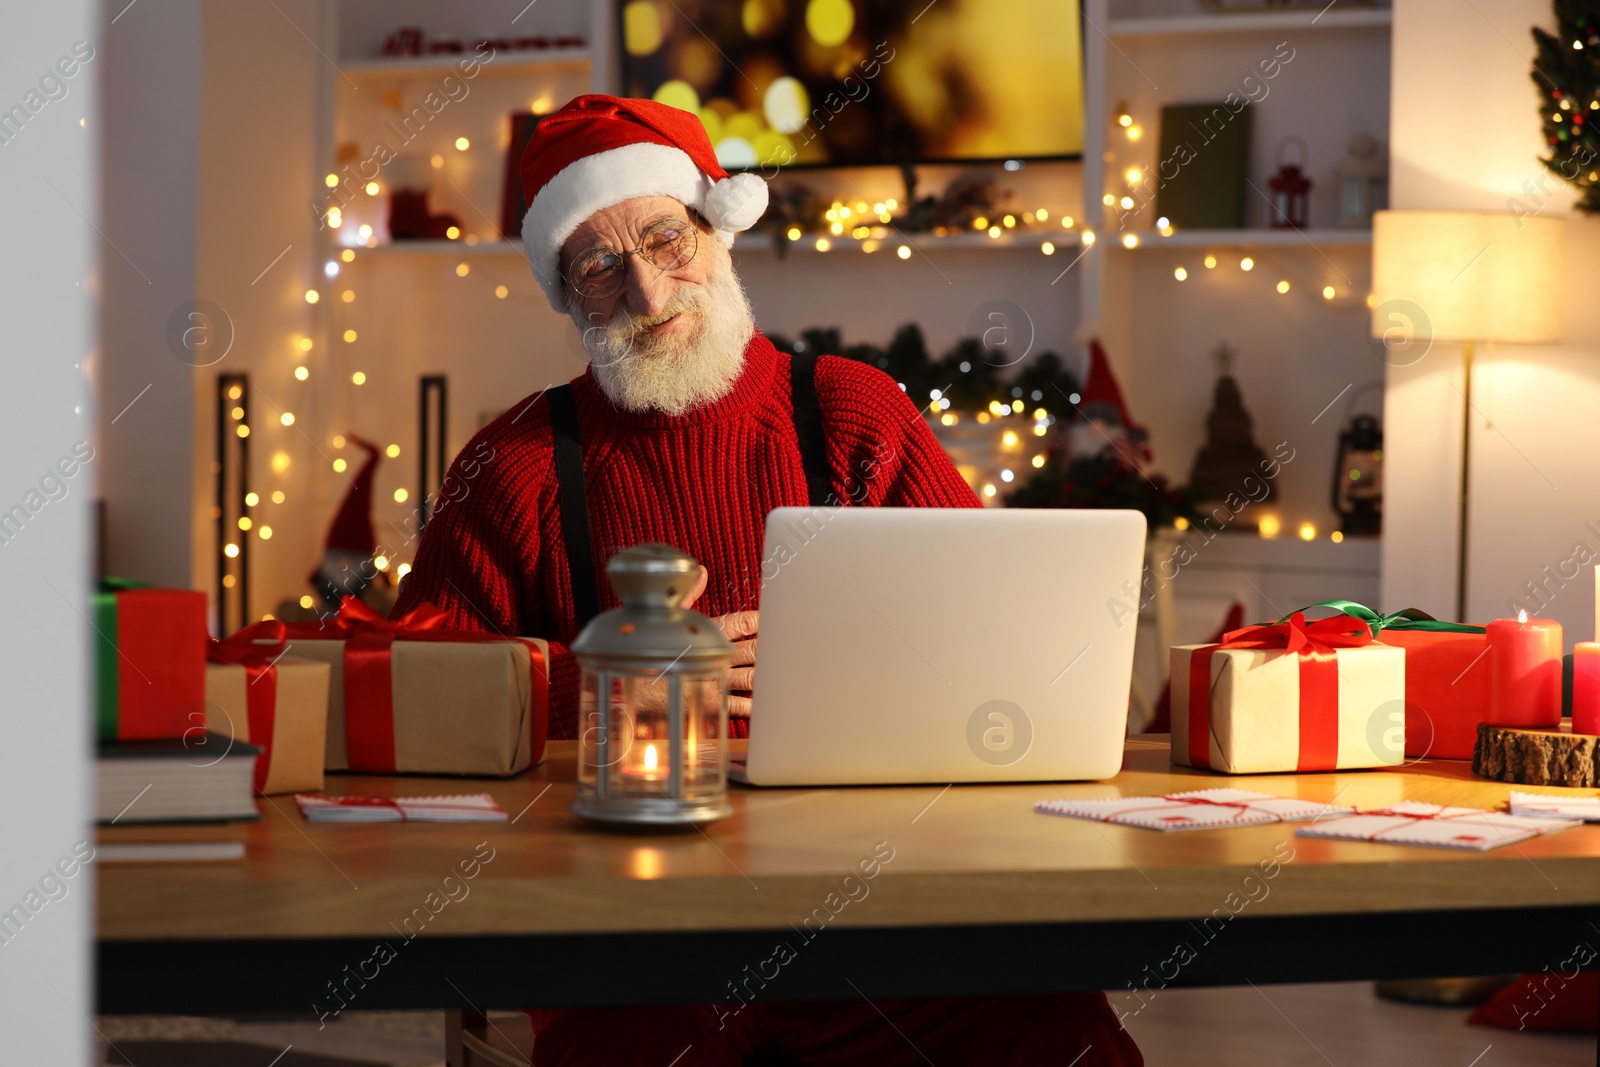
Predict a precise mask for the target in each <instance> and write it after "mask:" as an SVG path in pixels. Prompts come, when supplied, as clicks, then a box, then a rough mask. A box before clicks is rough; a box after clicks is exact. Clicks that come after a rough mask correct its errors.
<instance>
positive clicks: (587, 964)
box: [97, 739, 1600, 1013]
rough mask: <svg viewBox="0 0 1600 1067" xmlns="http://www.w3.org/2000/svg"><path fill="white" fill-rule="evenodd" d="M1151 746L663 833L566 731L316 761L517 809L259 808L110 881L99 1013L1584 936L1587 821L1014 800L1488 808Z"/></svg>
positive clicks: (1482, 953)
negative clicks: (1377, 837)
mask: <svg viewBox="0 0 1600 1067" xmlns="http://www.w3.org/2000/svg"><path fill="white" fill-rule="evenodd" d="M1167 757H1168V753H1167V747H1166V745H1165V743H1164V742H1163V741H1159V740H1158V741H1149V740H1143V739H1135V740H1132V741H1130V742H1129V743H1128V749H1127V756H1126V759H1125V763H1124V770H1123V772H1122V773H1121V774H1120V775H1118V776H1117V778H1115V779H1114V780H1112V781H1109V782H1087V783H1070V784H1060V785H1054V784H1032V785H998V786H968V785H958V786H954V787H945V786H942V785H931V786H915V787H905V786H895V787H873V788H854V789H837V788H828V789H776V790H746V789H740V788H737V787H735V790H734V793H733V805H734V809H735V814H734V815H733V817H731V818H729V819H727V820H724V821H723V822H720V823H717V824H715V825H714V826H712V827H709V828H708V829H707V830H706V831H705V832H704V833H701V832H698V831H692V830H691V831H689V832H687V833H682V834H671V835H665V834H651V835H622V834H614V833H607V832H602V831H597V830H593V829H590V828H589V827H587V826H586V825H585V824H583V823H581V822H579V821H578V820H577V819H575V818H574V817H573V816H572V815H571V814H570V813H569V812H568V805H569V803H570V801H571V799H572V794H573V770H574V747H573V746H572V745H571V744H559V743H558V744H553V745H552V746H551V753H550V757H549V759H548V760H547V762H546V763H545V764H544V765H543V766H541V767H538V768H535V769H534V770H533V771H532V772H530V773H529V774H526V775H524V776H522V777H520V778H517V779H514V780H511V781H501V782H479V781H470V782H469V781H462V780H452V779H414V778H410V779H407V778H364V777H354V776H352V777H340V776H332V777H330V779H329V782H328V789H329V791H330V792H336V793H372V794H412V795H415V794H429V793H448V792H463V791H476V790H479V789H486V790H487V791H489V792H490V793H492V794H494V795H495V797H496V798H498V800H499V801H500V803H501V805H502V806H503V807H504V808H505V809H506V810H507V811H508V812H509V813H511V814H512V815H514V816H515V818H514V820H513V821H512V822H511V823H510V824H509V825H506V824H500V825H485V824H477V825H462V826H446V825H422V824H408V825H399V824H390V825H379V826H328V825H320V826H311V825H308V824H306V823H305V822H304V821H303V820H302V819H301V818H300V816H299V814H298V812H297V810H296V808H295V805H294V803H293V800H292V798H289V797H275V798H271V799H270V800H262V801H260V807H261V812H262V821H261V822H260V823H259V824H256V825H253V826H251V827H250V828H249V829H248V831H247V837H246V841H247V846H248V850H249V856H248V858H247V859H246V860H245V861H244V862H242V863H235V864H216V865H202V864H194V865H167V866H154V865H151V866H118V867H111V866H108V867H105V868H103V869H100V870H99V871H98V879H99V882H98V886H99V889H98V900H97V905H98V910H99V946H98V957H99V995H100V1001H99V1010H101V1011H103V1012H108V1013H121V1012H205V1011H219V1012H220V1011H246V1010H248V1011H278V1010H286V1011H301V1010H306V1009H307V1008H308V1007H311V1008H312V1010H331V1009H332V1008H333V1007H335V1006H336V1004H337V1002H336V1001H335V1000H333V999H332V995H331V994H332V993H334V992H341V994H342V997H343V1000H344V1002H345V1003H346V1004H347V1005H348V1006H349V1007H351V1008H360V1009H372V1008H454V1007H463V1008H464V1007H474V1008H482V1007H485V1006H491V1007H514V1006H517V1005H522V1004H539V1003H545V1004H555V1003H604V1002H614V1003H627V1002H650V1001H656V1002H688V1001H713V1000H728V999H731V996H732V993H733V989H734V987H735V986H742V987H744V988H746V989H749V990H751V991H752V992H753V993H755V995H759V996H761V997H765V998H773V999H791V998H792V999H801V998H819V997H833V998H837V997H851V996H855V995H857V993H860V994H863V995H867V996H878V995H931V994H939V993H943V994H978V993H1017V992H1027V991H1040V990H1048V989H1107V990H1111V991H1113V994H1114V995H1113V997H1112V1000H1113V1005H1115V1004H1117V1002H1118V997H1117V996H1116V995H1115V993H1116V992H1117V991H1120V992H1121V994H1122V996H1123V997H1124V998H1129V1000H1130V1003H1131V1002H1132V1001H1131V998H1132V997H1133V996H1134V993H1133V992H1132V990H1133V989H1134V988H1136V987H1146V988H1151V989H1154V988H1160V987H1161V986H1163V985H1174V986H1176V985H1223V984H1230V985H1231V984H1243V983H1244V982H1245V981H1246V980H1248V981H1251V982H1255V983H1257V984H1260V983H1263V982H1282V981H1308V980H1313V979H1316V980H1342V979H1356V978H1399V977H1425V976H1439V975H1469V974H1491V973H1498V972H1509V971H1539V970H1542V969H1544V968H1546V967H1548V968H1550V969H1552V970H1557V969H1559V968H1560V966H1561V964H1562V962H1563V961H1565V960H1567V959H1569V957H1571V955H1572V952H1573V950H1574V947H1575V946H1578V945H1582V944H1589V945H1595V946H1600V826H1584V827H1579V828H1576V829H1573V830H1568V831H1565V832H1562V833H1558V834H1553V835H1550V836H1548V837H1543V838H1539V839H1536V840H1534V841H1531V842H1528V843H1525V844H1522V845H1517V846H1510V847H1506V848H1502V849H1499V850H1497V851H1494V852H1490V853H1485V854H1470V853H1464V852H1454V851H1448V850H1443V849H1427V848H1417V847H1408V846H1402V845H1383V844H1368V843H1358V842H1336V841H1321V840H1313V839H1309V838H1300V837H1295V836H1294V835H1293V827H1292V826H1286V825H1268V826H1255V827H1245V828H1238V829H1229V830H1210V831H1194V832H1188V833H1178V834H1160V833H1155V832H1151V831H1146V830H1139V829H1134V828H1131V827H1120V826H1108V825H1104V824H1100V823H1092V822H1086V821H1080V820H1076V819H1065V818H1056V817H1049V816H1044V815H1039V814H1036V813H1034V812H1033V811H1032V810H1031V806H1032V804H1033V802H1034V801H1036V800H1039V799H1043V798H1048V797H1058V796H1059V797H1106V796H1118V795H1134V796H1137V795H1151V794H1160V793H1165V792H1172V791H1176V790H1182V789H1194V788H1206V787H1214V786H1219V785H1239V786H1243V787H1247V788H1254V789H1259V790H1261V791H1263V792H1269V793H1275V794H1280V795H1292V796H1299V797H1306V798H1310V799H1313V800H1317V801H1322V802H1335V801H1337V802H1339V803H1344V804H1352V805H1356V806H1359V807H1372V806H1380V805H1384V804H1389V803H1393V802H1396V801H1400V800H1421V801H1428V802H1432V803H1441V804H1462V805H1471V806H1478V807H1496V806H1500V805H1502V804H1503V803H1504V801H1505V800H1506V794H1507V791H1508V789H1509V787H1508V786H1505V785H1498V784H1495V783H1491V782H1486V781H1482V780H1478V779H1474V778H1473V776H1472V774H1471V772H1470V770H1469V769H1468V766H1467V765H1466V764H1464V763H1455V762H1445V761H1424V762H1421V763H1417V764H1413V765H1410V766H1406V767H1404V768H1400V769H1396V770H1393V771H1356V772H1349V773H1328V774H1309V775H1273V776H1261V777H1252V778H1247V779H1225V778H1222V777H1219V776H1213V775H1208V774H1203V773H1200V772H1195V771H1190V770H1188V769H1185V768H1179V767H1172V766H1169V764H1168V759H1167ZM875 858H876V859H877V860H878V865H877V867H876V868H874V867H873V866H872V862H871V861H873V860H874V859H875ZM475 860H476V863H477V865H476V866H475V867H474V866H473V862H474V861H475ZM863 861H867V870H869V871H870V872H871V873H872V874H873V875H874V876H873V877H871V878H866V877H863V874H862V869H861V866H860V865H861V864H862V863H863ZM463 863H466V864H467V867H466V868H465V870H468V871H471V873H472V874H473V875H474V877H472V878H470V879H468V878H466V877H465V876H464V874H463V870H464V869H463V867H462V864H463ZM780 942H781V943H782V944H784V945H786V946H787V947H788V951H787V952H780V951H778V945H779V944H780ZM380 946H383V947H381V948H380ZM1178 946H1186V947H1187V948H1188V951H1187V952H1181V951H1179V949H1178ZM780 960H781V962H775V961H780ZM314 1005H316V1006H320V1008H319V1007H314Z"/></svg>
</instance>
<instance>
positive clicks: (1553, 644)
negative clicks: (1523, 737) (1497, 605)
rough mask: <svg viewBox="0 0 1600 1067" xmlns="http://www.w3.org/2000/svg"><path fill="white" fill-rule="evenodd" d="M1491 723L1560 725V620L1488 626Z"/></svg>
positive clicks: (1522, 617) (1520, 617)
mask: <svg viewBox="0 0 1600 1067" xmlns="http://www.w3.org/2000/svg"><path fill="white" fill-rule="evenodd" d="M1488 685H1489V721H1490V722H1493V723H1495V724H1497V725H1500V726H1525V727H1532V728H1534V729H1553V728H1555V727H1557V726H1560V725H1561V624H1560V623H1559V622H1556V621H1555V620H1553V619H1530V618H1528V613H1527V612H1526V611H1519V612H1517V617H1516V618H1515V619H1496V620H1495V621H1494V622H1491V623H1490V624H1489V678H1488Z"/></svg>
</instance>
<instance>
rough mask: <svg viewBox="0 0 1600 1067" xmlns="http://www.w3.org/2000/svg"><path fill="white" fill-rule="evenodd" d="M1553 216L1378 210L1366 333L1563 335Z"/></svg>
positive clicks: (1518, 338)
mask: <svg viewBox="0 0 1600 1067" xmlns="http://www.w3.org/2000/svg"><path fill="white" fill-rule="evenodd" d="M1565 226H1566V224H1565V223H1564V222H1563V221H1562V220H1561V219H1549V218H1538V217H1535V216H1523V217H1521V218H1518V217H1517V216H1516V215H1513V214H1511V213H1510V212H1507V211H1500V212H1479V211H1380V212H1378V213H1377V214H1375V215H1374V216H1373V220H1372V293H1373V306H1372V335H1373V336H1374V337H1380V338H1381V337H1385V336H1387V335H1388V334H1389V333H1390V332H1391V331H1393V330H1394V329H1396V328H1397V327H1403V328H1404V329H1406V330H1408V331H1411V332H1414V334H1415V336H1417V337H1419V338H1427V339H1429V340H1434V341H1501V342H1505V343H1509V344H1551V343H1554V342H1556V341H1558V340H1560V338H1561V288H1562V284H1563V280H1562V278H1561V268H1562V235H1563V233H1564V231H1565Z"/></svg>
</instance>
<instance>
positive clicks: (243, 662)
mask: <svg viewBox="0 0 1600 1067" xmlns="http://www.w3.org/2000/svg"><path fill="white" fill-rule="evenodd" d="M286 631H287V627H286V626H285V625H284V624H283V623H281V622H277V621H274V620H268V621H266V622H258V623H256V624H255V625H253V626H247V627H245V628H244V629H243V630H240V631H239V632H238V633H236V634H234V635H233V636H232V637H230V638H228V639H227V640H226V641H212V642H211V645H210V648H209V649H208V650H207V653H206V658H207V659H208V660H209V661H210V662H209V663H207V664H206V728H207V729H208V730H210V731H211V732H212V733H216V734H221V735H222V736H223V737H227V738H230V739H234V740H239V741H248V742H249V743H250V744H253V745H256V746H258V747H259V748H260V749H261V755H260V756H258V757H256V775H255V789H256V792H257V793H261V794H264V795H267V796H272V795H276V794H279V793H300V792H308V791H315V790H319V789H321V788H322V761H323V758H324V754H325V750H326V748H327V733H328V680H329V677H330V676H331V674H332V669H331V668H330V667H329V666H328V665H327V664H326V663H322V662H319V661H317V660H312V659H305V658H303V657H300V656H289V655H285V651H286V641H285V634H286Z"/></svg>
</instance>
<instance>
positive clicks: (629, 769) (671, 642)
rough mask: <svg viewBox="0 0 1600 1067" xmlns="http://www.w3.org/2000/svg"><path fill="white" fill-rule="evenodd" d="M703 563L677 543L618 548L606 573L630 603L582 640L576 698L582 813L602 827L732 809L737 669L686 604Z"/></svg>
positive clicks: (679, 823) (707, 624) (588, 629)
mask: <svg viewBox="0 0 1600 1067" xmlns="http://www.w3.org/2000/svg"><path fill="white" fill-rule="evenodd" d="M697 569H698V564H696V562H695V561H694V560H693V559H691V558H690V557H689V556H687V555H685V554H684V553H683V552H681V551H679V550H678V549H676V548H673V547H672V546H671V545H665V544H659V543H649V544H642V545H635V546H634V547H632V548H629V549H625V550H624V551H622V552H618V553H617V554H616V555H615V556H613V557H611V561H610V562H609V563H608V564H606V577H607V578H608V579H609V580H610V582H611V588H612V589H613V590H614V591H615V592H616V594H617V597H618V598H619V599H620V600H621V601H622V606H621V607H620V608H616V609H615V610H612V611H607V612H605V613H603V614H601V615H597V616H595V618H594V619H593V620H591V621H590V623H589V625H587V626H585V627H584V628H583V630H582V632H581V633H579V634H578V637H577V639H576V640H575V641H573V643H572V652H573V654H574V655H575V656H577V659H578V665H579V667H580V668H582V671H583V680H582V683H581V688H580V689H579V697H578V726H579V734H580V738H579V748H578V792H577V798H576V799H575V800H574V801H573V803H572V810H573V812H574V813H576V814H578V815H580V816H582V817H583V818H585V819H589V820H591V821H593V822H597V823H606V824H614V825H624V826H629V825H631V826H647V827H661V828H666V827H688V826H696V825H699V824H701V823H707V822H711V821H713V820H715V819H720V818H722V817H723V816H725V815H729V814H731V813H732V810H733V809H732V808H730V807H729V806H728V757H727V744H726V741H727V736H728V666H729V664H730V663H731V662H732V659H733V645H732V644H730V643H729V641H728V639H727V638H726V637H724V636H723V634H722V631H721V630H720V629H718V628H717V624H716V623H714V622H712V621H711V620H710V619H708V618H706V617H705V616H704V615H702V614H700V613H699V612H697V611H690V610H687V609H685V608H683V607H680V606H679V604H680V601H681V600H682V599H683V597H684V595H685V594H686V593H688V592H689V589H690V587H691V586H693V584H694V581H695V575H696V571H697Z"/></svg>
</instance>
